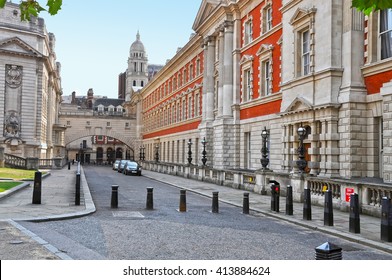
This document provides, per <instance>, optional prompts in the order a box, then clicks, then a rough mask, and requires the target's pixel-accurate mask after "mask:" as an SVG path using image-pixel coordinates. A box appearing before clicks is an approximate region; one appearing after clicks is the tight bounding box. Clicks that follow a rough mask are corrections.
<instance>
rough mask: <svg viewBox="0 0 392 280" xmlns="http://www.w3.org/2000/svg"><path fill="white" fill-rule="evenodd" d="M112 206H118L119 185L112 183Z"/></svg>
mask: <svg viewBox="0 0 392 280" xmlns="http://www.w3.org/2000/svg"><path fill="white" fill-rule="evenodd" d="M110 207H111V208H118V185H112V198H111V202H110Z"/></svg>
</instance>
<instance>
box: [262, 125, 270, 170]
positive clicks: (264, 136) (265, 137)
mask: <svg viewBox="0 0 392 280" xmlns="http://www.w3.org/2000/svg"><path fill="white" fill-rule="evenodd" d="M268 137H269V132H268V130H267V129H266V127H264V129H263V131H262V132H261V138H262V140H263V147H262V148H261V159H260V162H261V165H262V166H263V170H268V168H267V165H268V163H269V159H268V153H269V151H268V148H267V140H268Z"/></svg>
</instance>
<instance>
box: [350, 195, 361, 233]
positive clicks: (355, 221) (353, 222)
mask: <svg viewBox="0 0 392 280" xmlns="http://www.w3.org/2000/svg"><path fill="white" fill-rule="evenodd" d="M349 224H350V226H349V227H350V232H353V233H360V232H361V229H360V217H359V197H358V194H356V193H353V194H351V195H350V221H349Z"/></svg>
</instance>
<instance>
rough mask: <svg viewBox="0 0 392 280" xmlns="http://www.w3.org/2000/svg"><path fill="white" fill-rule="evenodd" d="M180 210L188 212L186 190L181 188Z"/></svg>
mask: <svg viewBox="0 0 392 280" xmlns="http://www.w3.org/2000/svg"><path fill="white" fill-rule="evenodd" d="M179 211H180V212H186V190H180V208H179Z"/></svg>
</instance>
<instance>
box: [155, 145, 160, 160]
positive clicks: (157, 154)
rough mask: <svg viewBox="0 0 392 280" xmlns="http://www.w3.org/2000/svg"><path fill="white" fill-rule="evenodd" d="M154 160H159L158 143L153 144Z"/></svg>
mask: <svg viewBox="0 0 392 280" xmlns="http://www.w3.org/2000/svg"><path fill="white" fill-rule="evenodd" d="M155 161H156V162H158V161H159V145H158V144H157V145H155Z"/></svg>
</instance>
